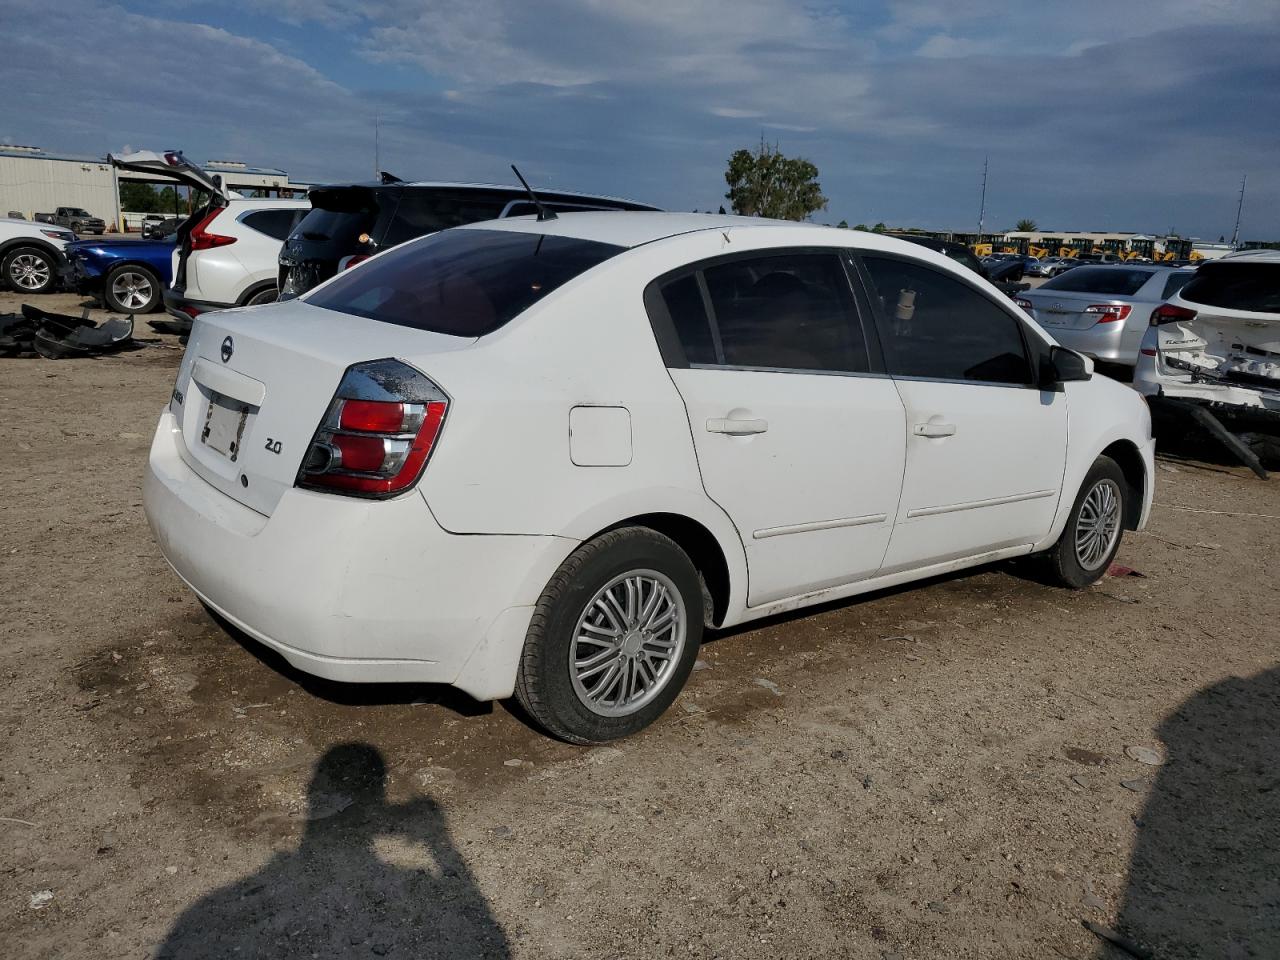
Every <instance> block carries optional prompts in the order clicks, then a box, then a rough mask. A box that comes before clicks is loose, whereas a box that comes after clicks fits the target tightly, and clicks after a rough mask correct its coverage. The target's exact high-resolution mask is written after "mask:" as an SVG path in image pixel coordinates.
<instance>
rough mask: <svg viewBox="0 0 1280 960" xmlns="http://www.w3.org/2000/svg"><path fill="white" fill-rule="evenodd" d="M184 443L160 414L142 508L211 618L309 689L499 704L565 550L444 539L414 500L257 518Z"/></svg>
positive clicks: (330, 499)
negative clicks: (445, 688) (374, 688)
mask: <svg viewBox="0 0 1280 960" xmlns="http://www.w3.org/2000/svg"><path fill="white" fill-rule="evenodd" d="M182 442H183V441H182V436H181V432H180V428H179V427H178V423H177V421H176V419H175V418H174V417H173V416H172V414H170V413H169V411H168V410H166V411H165V412H164V413H163V414H162V416H161V418H160V424H159V426H158V428H157V430H156V436H155V439H154V441H153V443H152V446H151V455H150V459H149V463H148V468H147V474H146V480H145V486H144V497H143V499H144V507H145V510H146V515H147V520H148V522H149V523H150V525H151V529H152V531H153V532H154V534H155V537H156V541H157V543H158V544H159V546H160V550H161V552H162V553H163V554H164V557H165V559H166V560H168V562H169V564H170V565H171V566H172V567H173V569H174V571H175V572H176V573H177V574H178V576H180V577H181V578H182V579H183V580H184V581H185V582H186V583H187V585H188V586H190V587H191V589H192V590H194V591H195V593H196V594H197V595H198V596H199V597H200V598H201V599H202V600H203V601H204V602H205V603H207V604H208V605H209V606H210V607H212V608H213V609H214V610H216V611H217V612H218V613H219V614H221V615H222V616H224V617H225V618H226V619H227V620H229V621H230V622H231V623H233V624H235V625H236V626H237V627H239V628H240V629H242V630H243V631H244V632H245V633H246V634H248V635H249V636H251V637H253V638H254V639H255V640H257V641H259V642H261V643H263V644H265V645H266V646H268V647H270V648H272V649H274V650H275V651H277V652H278V653H280V654H281V655H282V656H283V657H284V658H285V659H286V660H287V661H289V663H291V664H292V665H293V666H295V667H297V668H298V669H300V670H303V671H305V672H307V673H311V674H315V675H316V676H320V677H325V678H328V679H331V680H338V681H347V682H396V681H408V682H429V683H446V684H452V685H454V686H457V687H459V688H460V689H462V690H464V691H465V692H467V693H469V694H471V695H472V696H474V697H476V698H477V699H481V700H486V699H500V698H503V697H506V696H510V694H511V692H512V690H513V689H514V685H515V675H516V668H517V664H518V660H519V655H520V651H521V649H522V647H523V643H524V636H525V632H526V631H527V629H528V624H529V618H530V616H531V615H532V612H533V605H534V604H535V603H536V602H537V598H538V595H539V594H540V592H541V590H542V589H543V587H544V586H545V584H546V582H547V580H548V579H550V576H551V573H552V572H554V570H555V567H556V566H558V565H559V563H560V562H561V561H562V560H563V558H564V557H565V556H566V555H567V554H568V552H569V550H571V549H572V547H573V546H574V544H573V542H572V541H569V540H565V539H563V538H559V537H537V536H457V535H454V534H450V533H448V532H446V531H445V530H443V529H441V527H440V526H439V525H438V524H437V523H436V521H435V518H434V517H433V516H432V514H431V511H430V510H429V509H428V508H427V505H426V503H425V502H424V501H423V499H422V497H421V496H420V495H419V494H417V493H412V494H410V495H408V496H405V497H401V498H399V499H396V500H387V501H376V502H375V501H367V500H357V499H352V498H344V497H337V496H330V495H325V494H318V493H310V492H306V491H301V490H290V491H289V492H288V493H286V494H285V495H284V497H282V498H281V500H280V502H279V503H278V504H277V506H276V508H275V510H274V512H273V513H272V514H271V516H270V517H266V516H263V515H262V514H260V513H257V512H256V511H253V510H250V509H249V508H248V507H245V506H243V505H242V504H240V503H238V502H237V501H235V500H233V499H231V498H230V497H228V496H226V495H225V494H223V493H221V492H220V491H218V490H216V489H215V488H214V487H212V486H211V485H210V484H208V483H206V482H205V481H204V480H203V479H202V478H201V477H200V476H199V475H198V474H196V473H195V472H194V471H193V470H192V469H191V468H190V467H189V466H188V465H187V463H186V461H184V460H183V459H182V456H181V452H180V449H181V447H180V445H181V444H182Z"/></svg>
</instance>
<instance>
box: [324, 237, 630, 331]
mask: <svg viewBox="0 0 1280 960" xmlns="http://www.w3.org/2000/svg"><path fill="white" fill-rule="evenodd" d="M625 249H626V248H625V247H617V246H614V245H612V244H607V243H596V242H594V241H591V240H577V239H574V238H572V237H553V236H544V235H540V234H536V233H515V232H508V231H505V230H446V231H443V232H441V233H436V234H432V235H431V236H428V237H424V238H423V239H421V240H418V241H416V242H412V243H407V244H404V245H403V246H399V247H396V248H395V249H393V250H390V251H388V252H387V253H385V254H383V255H381V256H379V257H378V258H377V259H376V260H373V261H371V262H370V263H368V264H365V265H363V266H360V267H357V268H355V269H353V270H352V271H351V272H350V273H346V274H342V275H340V276H339V277H338V278H337V279H335V280H334V281H333V282H331V283H330V284H329V285H328V286H326V287H323V288H321V289H320V290H317V291H316V292H315V293H314V294H312V295H311V296H309V297H307V298H306V299H307V302H308V303H310V304H312V305H313V306H317V307H323V308H324V309H326V310H336V311H338V312H340V313H350V314H355V315H356V316H358V317H368V318H369V319H371V320H380V321H382V322H383V323H394V324H397V325H398V326H402V327H414V328H416V329H418V330H429V331H431V332H433V333H446V334H450V335H452V336H455V337H481V336H484V335H485V334H487V333H492V332H493V331H494V330H497V329H498V328H499V327H502V326H504V325H505V324H507V323H509V322H510V321H511V320H512V319H514V318H515V317H516V316H518V315H519V314H521V313H523V312H524V311H525V310H527V309H528V308H529V307H531V306H533V304H534V303H536V302H537V301H539V300H541V299H542V298H543V297H545V296H546V295H547V294H549V293H551V292H552V291H554V290H556V289H558V288H559V287H561V286H563V285H564V284H566V283H568V282H569V281H570V280H572V279H573V278H574V277H576V276H578V275H579V274H581V273H585V272H586V271H587V270H590V269H591V268H592V267H594V266H596V265H597V264H599V263H603V262H604V261H605V260H608V259H609V258H610V257H613V256H616V255H617V254H619V253H621V252H622V251H623V250H625Z"/></svg>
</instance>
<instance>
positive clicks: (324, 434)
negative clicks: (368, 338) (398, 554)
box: [298, 360, 449, 497]
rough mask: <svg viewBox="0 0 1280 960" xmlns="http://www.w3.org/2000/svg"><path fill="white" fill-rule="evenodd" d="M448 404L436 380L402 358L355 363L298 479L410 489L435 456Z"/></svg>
mask: <svg viewBox="0 0 1280 960" xmlns="http://www.w3.org/2000/svg"><path fill="white" fill-rule="evenodd" d="M371 394H372V395H375V396H388V395H390V396H397V395H398V396H399V397H402V398H403V399H377V400H373V399H369V397H370V395H371ZM448 407H449V400H448V397H446V396H445V394H444V392H443V391H442V390H441V389H440V388H439V387H437V386H436V385H435V384H434V383H432V382H431V380H429V379H428V378H427V377H425V376H423V375H422V374H421V373H419V372H418V371H417V370H415V369H413V368H412V367H410V366H409V365H408V364H404V363H401V362H400V361H399V360H375V361H373V362H371V363H364V364H357V365H356V366H354V367H351V368H350V369H348V370H347V373H346V375H345V376H344V377H343V378H342V383H341V384H340V385H339V386H338V391H337V395H336V396H335V397H334V399H333V402H332V403H331V404H330V405H329V411H328V413H326V414H325V418H324V422H323V423H321V424H320V427H319V429H318V430H316V435H315V437H314V438H313V439H312V441H311V447H310V448H309V449H308V450H307V456H306V458H305V459H304V461H303V464H302V468H301V470H300V471H299V472H298V486H301V487H309V488H311V489H317V490H330V491H333V492H342V493H347V494H350V495H352V496H364V497H388V496H393V495H395V494H397V493H400V492H402V491H404V490H406V489H408V488H409V487H411V486H413V484H414V483H416V482H417V480H418V477H419V476H421V474H422V470H423V468H424V467H425V466H426V463H427V460H428V458H429V457H430V456H431V451H432V450H433V449H434V447H435V442H436V438H437V437H438V436H439V434H440V428H441V425H442V424H443V423H444V417H445V413H446V412H447V410H448Z"/></svg>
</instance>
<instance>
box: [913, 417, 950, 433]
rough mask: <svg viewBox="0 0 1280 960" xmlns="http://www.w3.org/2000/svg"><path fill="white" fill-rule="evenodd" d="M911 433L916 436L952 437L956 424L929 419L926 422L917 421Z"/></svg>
mask: <svg viewBox="0 0 1280 960" xmlns="http://www.w3.org/2000/svg"><path fill="white" fill-rule="evenodd" d="M912 433H914V434H915V435H916V436H917V437H953V436H955V433H956V425H955V424H954V423H938V422H937V421H934V420H930V421H929V422H928V423H917V424H916V425H915V429H914V430H912Z"/></svg>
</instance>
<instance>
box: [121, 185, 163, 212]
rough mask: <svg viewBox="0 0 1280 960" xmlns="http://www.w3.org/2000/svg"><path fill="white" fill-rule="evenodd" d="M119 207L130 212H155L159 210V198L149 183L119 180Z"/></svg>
mask: <svg viewBox="0 0 1280 960" xmlns="http://www.w3.org/2000/svg"><path fill="white" fill-rule="evenodd" d="M120 209H121V210H128V211H129V212H130V213H157V212H158V211H159V210H160V198H159V197H158V196H156V192H155V190H154V189H153V188H152V186H151V184H149V183H141V182H139V181H137V180H121V181H120Z"/></svg>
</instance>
